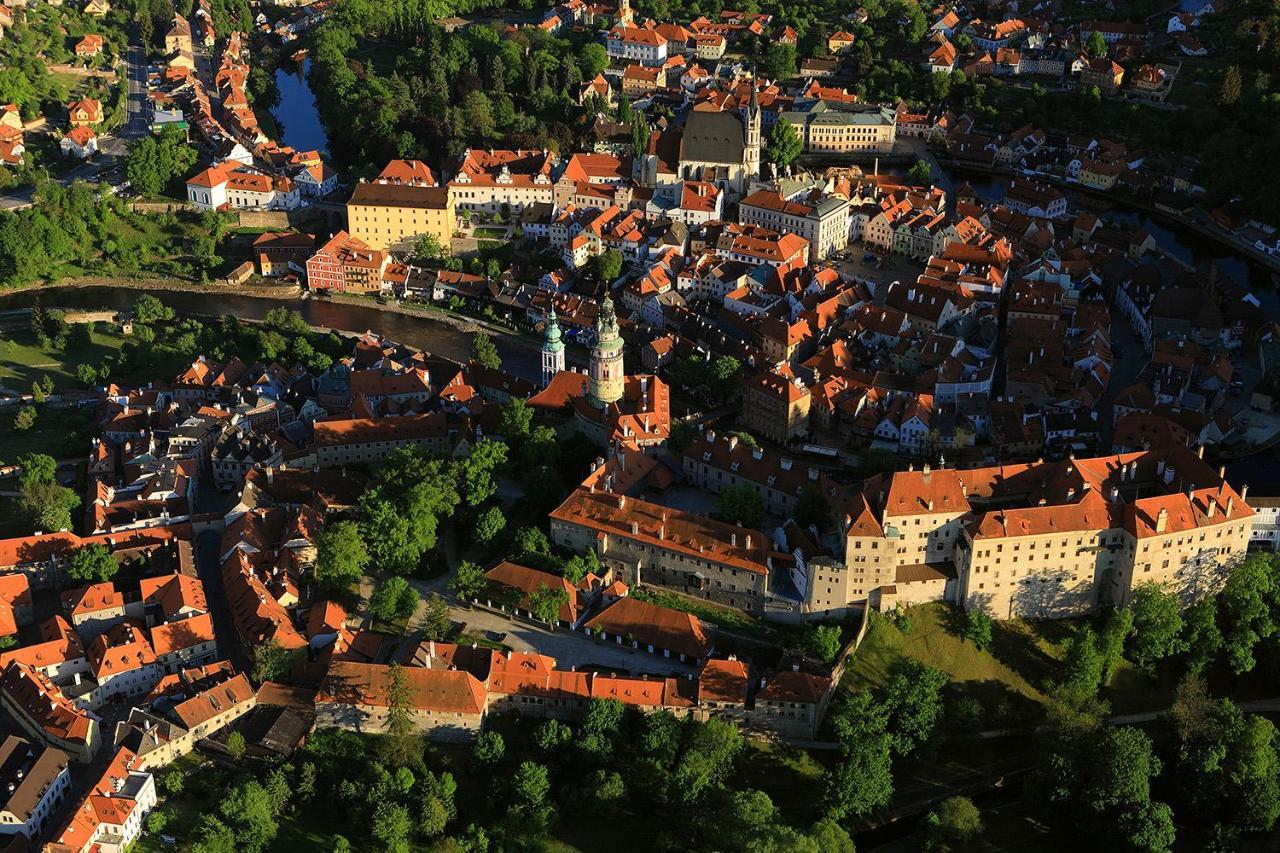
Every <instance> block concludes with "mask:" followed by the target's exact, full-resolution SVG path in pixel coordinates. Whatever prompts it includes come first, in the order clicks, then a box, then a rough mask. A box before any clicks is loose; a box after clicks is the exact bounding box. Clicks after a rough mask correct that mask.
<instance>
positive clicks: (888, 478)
mask: <svg viewBox="0 0 1280 853" xmlns="http://www.w3.org/2000/svg"><path fill="white" fill-rule="evenodd" d="M1253 514H1254V513H1253V510H1252V509H1250V508H1249V506H1248V505H1247V504H1246V503H1245V501H1244V497H1243V496H1242V495H1241V494H1238V493H1237V492H1236V491H1235V490H1234V489H1233V488H1232V487H1231V486H1230V485H1229V484H1228V483H1227V482H1226V481H1225V480H1224V479H1223V476H1222V472H1221V471H1218V472H1215V471H1214V470H1213V469H1211V468H1210V467H1209V466H1208V465H1207V464H1205V462H1204V461H1203V460H1202V459H1200V458H1199V457H1198V456H1196V454H1195V453H1193V452H1192V451H1190V450H1188V449H1186V448H1184V447H1177V448H1174V449H1173V450H1172V451H1170V452H1168V453H1155V452H1141V453H1128V454H1120V455H1115V456H1104V457H1099V458H1095V459H1075V458H1068V459H1065V460H1061V461H1054V462H1037V463H1031V464H1023V465H1003V466H996V467H992V468H978V469H973V470H966V471H956V470H950V469H941V470H934V471H931V470H930V469H929V468H928V467H925V468H924V469H923V470H920V471H905V472H898V473H896V474H893V475H882V476H878V477H874V478H872V479H871V480H868V481H867V483H866V485H865V487H864V490H863V492H862V493H861V494H860V495H858V496H856V497H855V498H854V500H853V501H851V502H850V504H848V505H847V506H846V508H845V514H844V517H843V519H842V525H841V529H842V532H843V533H844V535H845V537H846V544H845V554H844V562H843V565H842V564H840V563H837V562H835V561H829V562H823V561H815V564H812V565H809V566H807V567H803V568H802V569H801V570H800V571H799V572H798V575H797V577H796V586H797V588H799V589H800V590H801V592H802V593H803V594H804V596H805V610H806V611H808V612H811V613H819V612H831V613H840V612H843V611H844V610H845V609H846V608H847V607H848V606H849V605H850V604H852V603H855V602H860V601H863V600H870V601H871V602H872V603H873V604H876V603H879V604H885V603H888V602H903V601H906V602H916V601H926V600H941V599H948V600H954V601H957V602H959V603H960V604H962V605H963V606H964V607H965V608H966V609H973V608H981V609H983V610H985V611H986V612H987V613H989V614H991V615H992V616H994V617H997V618H1000V619H1009V618H1014V617H1032V618H1055V617H1063V616H1074V615H1079V614H1083V613H1089V612H1091V611H1093V610H1095V609H1096V608H1098V607H1102V606H1109V605H1117V606H1120V605H1124V604H1127V603H1128V602H1129V600H1130V599H1131V597H1132V595H1133V590H1134V588H1135V587H1137V586H1138V585H1140V584H1142V583H1147V582H1154V583H1157V584H1160V585H1162V586H1164V587H1165V588H1167V589H1169V590H1171V591H1173V592H1176V593H1177V594H1179V596H1181V597H1182V598H1183V600H1184V601H1192V600H1194V599H1196V598H1198V597H1200V596H1202V595H1204V594H1205V593H1207V592H1210V591H1213V590H1215V589H1216V588H1217V587H1218V586H1219V585H1220V584H1221V582H1222V581H1223V580H1224V579H1225V576H1226V570H1227V568H1228V566H1230V565H1231V564H1232V563H1234V562H1235V561H1237V560H1239V559H1240V558H1242V557H1243V556H1244V554H1245V552H1246V550H1247V549H1248V544H1249V536H1250V532H1251V527H1252V517H1253Z"/></svg>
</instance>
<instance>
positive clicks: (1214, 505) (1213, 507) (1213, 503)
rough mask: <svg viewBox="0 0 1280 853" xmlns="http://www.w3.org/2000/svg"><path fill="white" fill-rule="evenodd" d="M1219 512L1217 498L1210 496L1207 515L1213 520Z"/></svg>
mask: <svg viewBox="0 0 1280 853" xmlns="http://www.w3.org/2000/svg"><path fill="white" fill-rule="evenodd" d="M1217 511H1218V500H1217V498H1215V497H1213V496H1212V495H1210V496H1209V508H1208V509H1207V510H1206V511H1205V515H1207V516H1208V517H1209V518H1213V516H1214V513H1216V512H1217Z"/></svg>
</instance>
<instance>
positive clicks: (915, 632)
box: [843, 604, 1044, 702]
mask: <svg viewBox="0 0 1280 853" xmlns="http://www.w3.org/2000/svg"><path fill="white" fill-rule="evenodd" d="M949 611H950V608H949V607H948V606H947V605H943V604H929V605H923V606H919V607H913V608H911V611H910V613H911V616H910V619H911V628H910V631H909V632H908V633H905V634H904V633H903V632H902V631H901V630H899V629H898V627H897V626H896V625H894V624H893V623H892V622H891V621H889V620H888V619H877V620H876V621H875V623H874V624H873V625H872V627H871V629H870V630H869V632H868V633H867V637H866V639H865V640H863V642H862V645H861V646H860V647H859V648H858V651H857V652H855V653H854V655H853V660H852V662H851V663H850V665H849V667H848V668H847V669H846V670H845V675H844V681H843V686H844V687H846V688H848V689H850V690H863V689H866V688H874V687H880V686H882V685H884V684H885V683H886V682H887V681H888V680H889V677H890V676H891V674H892V670H893V668H894V666H895V665H896V664H897V663H898V662H900V661H902V660H905V659H908V658H911V659H915V660H918V661H920V662H921V663H923V664H926V665H928V666H931V667H934V668H935V669H939V670H941V671H942V672H944V673H946V674H947V675H948V676H949V677H950V678H951V680H952V681H953V682H960V683H964V682H979V683H981V682H998V683H1000V684H1003V685H1006V686H1007V687H1008V688H1009V689H1012V690H1013V691H1015V692H1017V693H1019V694H1021V695H1023V696H1026V697H1028V698H1030V699H1032V700H1034V701H1036V702H1041V701H1043V699H1044V697H1043V695H1042V694H1041V693H1040V691H1039V690H1038V689H1037V688H1036V687H1035V686H1034V685H1033V684H1032V683H1031V682H1029V681H1028V680H1027V679H1026V678H1024V677H1023V675H1021V674H1019V672H1017V671H1015V670H1014V669H1013V668H1012V667H1010V666H1009V665H1007V664H1005V663H1003V662H1001V661H1000V660H998V659H996V657H995V656H993V654H992V653H991V652H990V651H981V650H979V649H978V648H977V647H976V646H974V645H973V644H972V643H969V642H966V641H964V640H962V639H961V638H960V637H958V636H956V634H955V633H953V632H952V630H951V628H950V626H949V625H948V624H947V620H948V619H949V618H950V616H949Z"/></svg>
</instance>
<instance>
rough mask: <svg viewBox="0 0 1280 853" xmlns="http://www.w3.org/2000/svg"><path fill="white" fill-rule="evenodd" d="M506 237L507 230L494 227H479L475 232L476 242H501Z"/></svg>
mask: <svg viewBox="0 0 1280 853" xmlns="http://www.w3.org/2000/svg"><path fill="white" fill-rule="evenodd" d="M506 236H507V229H506V228H503V227H500V226H496V225H481V226H480V227H479V228H477V229H476V230H475V237H476V239H477V240H483V239H486V238H487V239H490V240H502V239H504V238H505V237H506Z"/></svg>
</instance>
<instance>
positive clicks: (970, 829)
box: [925, 797, 982, 847]
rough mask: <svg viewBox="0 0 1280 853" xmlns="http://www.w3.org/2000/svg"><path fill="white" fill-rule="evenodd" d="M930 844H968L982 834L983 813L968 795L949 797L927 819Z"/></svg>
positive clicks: (926, 829)
mask: <svg viewBox="0 0 1280 853" xmlns="http://www.w3.org/2000/svg"><path fill="white" fill-rule="evenodd" d="M925 832H926V834H927V841H928V843H929V846H931V847H936V846H941V845H943V844H946V843H947V842H953V841H954V842H959V843H961V844H968V843H969V842H971V841H973V840H974V839H976V838H977V837H978V836H979V835H981V834H982V813H981V812H979V811H978V807H977V806H975V805H974V804H973V800H970V799H969V798H968V797H947V798H946V799H945V800H943V801H942V802H941V803H938V807H937V808H936V809H934V810H933V811H931V812H929V817H928V818H927V819H926V820H925Z"/></svg>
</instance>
